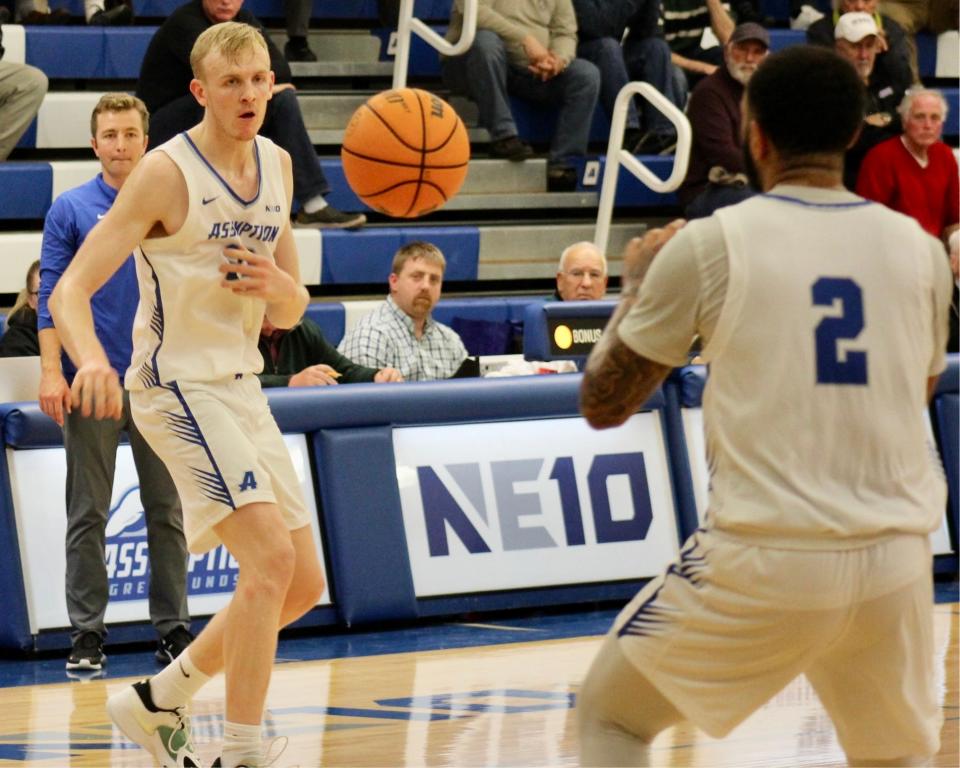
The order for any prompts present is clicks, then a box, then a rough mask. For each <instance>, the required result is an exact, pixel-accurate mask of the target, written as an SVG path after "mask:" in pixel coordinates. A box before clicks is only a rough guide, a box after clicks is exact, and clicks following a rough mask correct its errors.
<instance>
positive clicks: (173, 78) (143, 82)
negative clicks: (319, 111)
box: [137, 0, 292, 112]
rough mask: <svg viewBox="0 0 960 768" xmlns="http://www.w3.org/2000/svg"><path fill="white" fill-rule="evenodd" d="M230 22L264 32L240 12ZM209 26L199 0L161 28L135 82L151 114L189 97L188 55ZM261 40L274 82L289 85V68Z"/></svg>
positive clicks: (251, 17)
mask: <svg viewBox="0 0 960 768" xmlns="http://www.w3.org/2000/svg"><path fill="white" fill-rule="evenodd" d="M233 20H234V21H238V22H242V23H244V24H249V25H250V26H252V27H256V28H257V29H259V30H260V31H261V32H263V31H264V30H263V25H262V24H261V23H260V22H259V20H258V19H257V17H256V16H254V15H253V14H252V13H250V11H248V10H245V9H243V8H241V9H240V11H239V12H238V13H237V15H236V16H234V17H233ZM212 26H213V22H212V21H210V19H208V18H207V17H206V14H204V12H203V4H202V3H201V2H200V0H190V2H189V3H187V4H186V5H181V6H180V7H179V8H177V10H175V11H174V12H173V13H171V14H170V16H168V17H167V20H166V21H164V22H163V24H161V25H160V28H159V29H158V30H157V32H156V34H155V35H154V36H153V39H152V40H151V41H150V45H149V46H148V47H147V52H146V54H144V57H143V63H142V64H141V65H140V80H139V81H138V82H137V96H139V97H140V98H141V99H143V101H144V102H145V103H146V105H147V109H149V110H150V111H151V112H156V111H157V110H158V109H160V107H162V106H164V105H166V104H169V103H170V102H171V101H173V100H174V99H179V98H180V97H181V96H186V95H188V94H189V93H190V81H191V80H192V79H193V70H192V69H191V68H190V51H191V50H192V48H193V44H194V43H195V42H196V41H197V38H198V37H200V35H201V34H202V33H203V32H204V31H205V30H206V29H207V28H209V27H212ZM264 38H265V39H266V41H267V48H268V50H269V51H270V67H271V69H273V72H274V75H276V81H277V82H278V83H289V82H290V81H291V79H292V76H291V74H290V65H289V64H287V60H286V59H285V58H284V57H283V53H281V51H280V49H279V48H277V46H276V45H274V44H273V42H272V41H271V40H270V37H269V36H267V34H266V33H265V32H264Z"/></svg>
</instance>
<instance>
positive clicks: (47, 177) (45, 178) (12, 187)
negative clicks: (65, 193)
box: [0, 121, 53, 219]
mask: <svg viewBox="0 0 960 768" xmlns="http://www.w3.org/2000/svg"><path fill="white" fill-rule="evenodd" d="M36 126H37V123H36V121H34V122H33V125H32V126H31V130H32V131H34V132H35V131H36ZM23 140H29V141H30V142H31V144H33V143H34V142H35V135H34V136H31V137H27V136H24V139H21V144H22V142H23ZM0 167H2V168H3V177H2V178H3V183H2V184H0V219H39V218H43V216H44V215H46V213H47V210H48V209H49V208H50V202H51V200H50V198H51V197H52V196H53V170H52V169H51V168H50V165H49V164H48V163H18V162H7V163H2V164H0Z"/></svg>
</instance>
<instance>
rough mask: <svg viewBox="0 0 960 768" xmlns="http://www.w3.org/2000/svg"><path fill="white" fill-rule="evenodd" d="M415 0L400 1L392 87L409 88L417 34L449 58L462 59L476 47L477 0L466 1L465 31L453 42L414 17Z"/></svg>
mask: <svg viewBox="0 0 960 768" xmlns="http://www.w3.org/2000/svg"><path fill="white" fill-rule="evenodd" d="M414 2H415V0H401V3H400V17H399V19H398V24H397V53H396V57H395V58H394V61H393V88H394V90H396V89H398V88H406V87H407V69H408V68H409V66H410V45H411V43H412V37H413V33H414V32H416V33H417V34H418V35H419V36H420V37H422V38H423V39H424V40H425V41H426V42H427V43H429V44H430V45H432V46H433V47H434V48H436V49H437V50H438V51H439V52H440V53H442V54H444V55H446V56H459V55H460V54H461V53H465V52H466V51H468V50H469V49H470V46H471V45H473V38H474V37H475V36H476V33H477V0H464V4H463V28H462V29H461V30H460V39H459V40H457V42H456V43H450V42H448V41H447V40H445V39H444V38H443V37H441V36H440V35H438V34H437V33H436V32H434V31H433V30H432V29H430V27H428V26H427V25H426V24H424V23H423V22H422V21H420V19H415V18H413V4H414Z"/></svg>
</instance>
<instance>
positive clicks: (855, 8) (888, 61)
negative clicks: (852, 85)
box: [807, 0, 916, 89]
mask: <svg viewBox="0 0 960 768" xmlns="http://www.w3.org/2000/svg"><path fill="white" fill-rule="evenodd" d="M878 6H879V0H838V2H837V5H836V10H835V11H834V12H833V15H832V16H829V17H824V18H822V19H820V21H818V22H816V23H815V24H811V25H810V28H809V29H808V30H807V42H808V43H812V44H814V45H823V46H826V47H827V48H832V47H833V46H834V41H835V39H836V36H835V32H834V30H835V28H836V26H837V22H838V21H839V20H840V17H841V16H842V15H843V14H845V13H868V14H870V15H871V16H872V17H873V21H874V23H875V24H876V25H877V60H876V63H875V64H874V70H875V71H876V72H877V73H878V76H882V77H883V79H884V80H885V81H887V82H890V83H896V84H897V85H899V87H900V88H901V89H906V88H907V87H908V86H909V85H910V84H911V83H912V82H914V81H915V80H916V76H915V73H914V72H911V71H910V47H909V45H908V44H907V36H906V34H904V31H903V28H902V27H901V26H900V25H899V24H897V22H895V21H894V20H893V19H891V18H889V17H887V16H884V15H883V14H881V13H880V12H879V11H878V10H877V8H878Z"/></svg>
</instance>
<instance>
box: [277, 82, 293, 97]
mask: <svg viewBox="0 0 960 768" xmlns="http://www.w3.org/2000/svg"><path fill="white" fill-rule="evenodd" d="M295 90H297V86H295V85H294V84H293V83H274V84H273V88H271V89H270V95H271V96H276V95H277V94H278V93H280V92H281V91H295Z"/></svg>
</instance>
